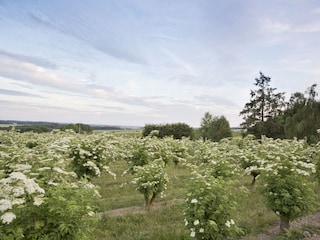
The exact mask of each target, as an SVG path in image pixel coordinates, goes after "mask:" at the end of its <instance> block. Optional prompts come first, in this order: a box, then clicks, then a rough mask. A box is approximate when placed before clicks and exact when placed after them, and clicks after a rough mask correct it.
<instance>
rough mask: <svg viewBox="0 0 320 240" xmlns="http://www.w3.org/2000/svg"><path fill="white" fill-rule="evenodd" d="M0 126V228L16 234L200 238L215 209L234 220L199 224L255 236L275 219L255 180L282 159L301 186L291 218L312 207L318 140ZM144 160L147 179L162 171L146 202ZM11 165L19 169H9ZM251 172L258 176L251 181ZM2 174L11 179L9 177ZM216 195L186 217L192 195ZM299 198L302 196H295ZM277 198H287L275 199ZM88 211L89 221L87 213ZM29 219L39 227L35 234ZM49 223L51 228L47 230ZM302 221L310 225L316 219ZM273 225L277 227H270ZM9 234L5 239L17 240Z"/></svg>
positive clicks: (277, 170)
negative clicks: (215, 205) (210, 138)
mask: <svg viewBox="0 0 320 240" xmlns="http://www.w3.org/2000/svg"><path fill="white" fill-rule="evenodd" d="M0 134H1V135H0V136H1V141H2V144H1V145H0V154H1V155H0V156H1V165H0V166H1V172H0V173H1V179H2V180H1V185H0V186H1V190H2V193H1V199H2V200H1V199H0V210H1V212H2V214H3V215H2V217H1V220H2V222H3V224H2V225H1V228H0V236H4V235H6V236H9V234H11V236H15V235H14V234H17V232H19V231H23V229H28V231H25V232H24V233H23V234H24V235H26V234H29V236H38V235H39V236H48V239H54V238H53V237H52V238H50V236H58V235H59V234H60V235H59V236H70V235H71V234H73V237H70V239H99V238H100V239H141V240H142V239H192V237H195V238H199V239H201V233H203V231H207V229H209V228H208V226H209V225H205V224H206V223H205V222H206V221H208V222H209V223H210V221H213V220H215V221H216V222H217V224H219V223H218V222H219V219H218V218H225V219H230V218H231V219H232V222H233V221H235V226H236V227H237V228H235V227H234V228H233V226H231V227H230V226H229V225H230V222H229V220H227V221H226V220H222V225H218V226H219V230H217V231H216V230H210V229H209V230H210V231H212V232H214V231H216V234H217V235H216V236H223V234H229V235H230V239H240V238H242V239H247V240H249V239H256V236H257V234H259V233H262V232H265V231H267V230H268V229H269V228H270V227H272V226H277V225H279V213H277V212H276V211H275V210H273V209H272V208H270V206H268V204H267V202H268V195H264V190H263V189H264V188H266V183H267V182H268V181H270V179H271V180H272V178H274V177H277V176H279V175H281V171H282V169H284V168H287V166H290V168H291V170H290V171H291V173H290V174H289V175H294V176H296V177H295V178H294V179H296V180H294V181H298V182H293V183H292V184H298V186H297V187H295V188H294V191H295V192H296V191H298V190H299V185H303V186H304V189H305V190H308V191H306V192H303V191H304V190H303V189H302V190H299V191H302V193H303V194H305V196H299V199H300V200H299V202H298V203H297V206H298V207H299V206H300V205H301V209H303V210H301V214H297V217H299V216H303V215H306V214H310V213H312V212H316V211H317V210H319V209H320V207H319V205H318V204H317V203H319V202H320V194H319V193H320V189H319V184H318V181H317V174H316V171H315V169H316V167H317V161H318V160H317V156H318V152H319V148H318V147H319V146H314V147H312V146H308V145H306V144H305V143H304V142H303V141H291V140H290V141H289V140H281V141H277V140H272V139H263V142H262V143H261V142H257V141H256V140H253V139H250V138H248V139H241V138H240V136H237V137H234V138H232V139H226V140H223V141H221V142H219V143H211V142H202V141H191V140H188V139H182V140H174V139H171V138H166V139H158V138H155V137H153V138H146V139H143V138H141V135H140V133H139V132H137V131H134V132H97V133H95V134H92V135H79V134H75V133H72V132H70V133H68V132H67V133H64V132H59V131H56V132H55V133H47V134H33V133H25V134H21V133H15V132H1V133H0ZM284 149H285V151H284ZM284 152H288V153H284ZM142 159H144V160H145V161H146V162H144V164H141V160H142ZM160 160H161V161H160ZM88 162H90V164H88ZM153 163H154V164H155V163H156V164H155V165H152V164H153ZM150 164H151V165H150ZM157 164H158V165H157ZM159 164H160V165H159ZM288 164H289V165H288ZM137 166H140V167H137ZM146 166H154V167H159V169H160V170H159V172H161V174H163V176H166V178H163V179H162V178H159V179H157V180H155V179H149V180H148V182H147V183H148V184H149V183H150V182H155V181H159V182H160V181H164V179H165V182H164V183H163V184H162V185H161V186H163V188H162V189H161V191H159V192H158V194H157V195H156V198H155V200H154V202H153V204H152V206H146V200H145V196H146V195H145V196H144V194H143V191H144V190H145V189H144V188H141V184H142V185H143V184H146V183H140V185H139V181H138V180H139V179H141V178H142V177H143V176H144V175H140V177H139V178H137V176H138V175H139V173H140V172H139V171H141V173H143V174H147V172H148V171H149V170H150V169H151V170H152V168H150V169H147V170H146ZM284 166H285V167H284ZM270 169H271V170H270ZM104 170H106V171H104ZM19 171H20V172H21V173H23V176H24V177H20V178H17V177H15V178H14V177H12V176H13V173H17V172H19ZM143 171H145V172H143ZM257 171H259V175H258V176H259V177H257V178H256V181H255V184H254V185H253V184H252V180H253V176H254V173H255V172H257ZM264 172H266V174H264ZM75 173H76V174H77V177H76V175H75ZM272 174H275V175H272ZM151 175H152V174H151ZM115 176H116V177H115ZM153 176H154V175H153ZM283 176H284V177H287V176H286V175H283ZM75 177H76V178H75ZM149 177H150V176H149ZM271 177H272V178H271ZM151 178H152V177H151ZM9 179H14V182H13V180H12V182H10V181H11V180H10V181H9ZM161 179H162V180H161ZM199 179H200V180H199ZM20 180H23V181H22V182H24V184H26V182H27V181H31V180H32V181H33V182H34V184H37V185H35V186H36V187H34V189H38V191H37V190H33V191H32V192H28V191H27V187H25V190H24V191H25V193H24V194H22V193H21V195H19V196H18V195H17V193H16V192H17V190H16V189H17V186H19V187H21V184H22V183H21V181H20ZM201 181H204V182H205V184H207V186H209V185H210V184H213V185H212V186H211V185H210V188H209V187H208V189H211V187H212V189H215V190H212V191H211V190H208V189H204V190H203V187H201ZM210 181H211V182H210ZM290 181H292V179H291V180H290ZM8 182H9V183H10V184H11V185H12V186H11V185H10V184H9V185H10V187H12V188H10V189H9V185H8ZM159 182H157V184H158V185H156V186H157V187H158V188H160V187H159V186H160V185H159ZM48 183H50V184H48ZM209 183H210V184H209ZM288 183H290V184H291V182H288ZM70 184H71V185H70ZM148 184H147V185H148ZM214 184H215V185H214ZM69 186H72V187H69ZM87 186H89V187H87ZM143 186H145V185H143ZM154 186H155V185H154ZM154 186H153V187H154ZM204 186H205V185H204ZM139 187H140V188H139ZM74 188H76V189H77V192H74V190H73V189H74ZM137 188H139V189H140V191H137ZM8 189H9V190H8ZM14 189H15V190H14ZM40 189H42V190H40ZM141 189H142V190H141ZM93 190H94V192H97V191H98V192H99V195H100V197H94V195H95V194H94V193H93V192H92V191H93ZM280 190H281V189H280ZM268 191H269V190H268ZM274 191H276V190H274ZM281 191H283V189H282V190H281ZM44 192H45V193H44ZM160 192H161V193H160ZM162 192H163V194H162ZM75 193H76V194H75ZM307 194H308V195H307ZM293 195H294V194H292V196H293ZM17 196H18V197H17ZM220 196H221V197H222V198H223V199H225V203H224V202H221V203H220V204H222V207H223V208H224V209H225V211H224V212H223V213H221V214H220V215H219V214H218V215H212V214H211V213H206V210H203V209H197V210H196V211H200V210H201V211H204V213H203V214H201V215H199V216H200V217H202V218H201V219H199V217H198V219H199V220H200V221H199V220H198V219H196V218H195V219H193V218H192V216H194V215H197V214H198V212H192V213H190V206H192V204H193V203H192V201H193V200H196V199H198V200H199V201H203V204H204V203H205V199H206V200H208V201H209V200H210V201H211V202H212V201H213V198H214V199H215V201H217V200H219V197H220ZM304 197H306V198H305V201H306V202H303V201H301V199H302V198H304ZM17 199H19V202H21V203H14V202H18V201H17ZM22 199H23V201H22ZM50 199H53V200H54V201H53V200H52V201H51V200H50ZM201 199H203V200H201ZM7 200H8V201H9V200H10V201H12V204H11V205H7V207H6V206H5V205H4V203H5V201H7ZM198 200H197V201H198ZM1 201H2V202H1ZM8 201H7V202H8ZM292 201H297V200H295V199H292ZM7 202H6V203H7ZM229 203H230V204H229ZM7 204H8V203H7ZM224 204H225V205H224ZM228 204H229V205H230V206H231V205H233V204H234V207H230V208H229V206H228ZM299 204H300V205H299ZM211 205H212V204H211ZM306 206H308V207H306ZM284 207H288V206H283V205H281V208H284ZM45 211H48V212H50V213H51V215H50V214H49V215H48V216H47V218H46V216H44V215H43V213H44V212H45ZM188 211H189V212H188ZM192 211H193V210H192ZM277 211H278V210H277ZM292 211H295V210H292ZM299 211H300V210H299ZM64 212H66V213H68V212H69V213H70V214H71V213H72V214H71V215H72V216H71V215H70V214H69V215H68V216H67V215H64ZM6 213H8V214H9V213H12V214H14V216H15V218H13V219H11V221H10V222H8V223H6V224H5V223H4V221H5V220H4V217H3V216H4V215H5V214H6ZM92 213H95V214H92ZM22 214H23V215H22ZM207 214H209V215H210V214H211V215H210V218H209V219H206V218H205V217H204V216H206V215H207ZM280 214H281V213H280ZM73 215H74V216H73ZM217 216H218V217H217ZM20 217H21V220H20ZM23 217H24V218H28V217H30V219H34V221H33V224H31V223H30V222H29V223H28V224H27V223H26V221H24V220H23ZM91 217H92V222H90V221H91V220H90V221H89V219H91ZM214 217H217V219H214ZM186 219H188V220H189V223H190V221H192V222H194V227H191V228H190V227H188V226H189V225H188V226H186ZM190 219H191V220H190ZM290 221H291V220H290ZM199 222H200V223H199ZM25 224H27V226H26V225H25ZM198 225H199V227H200V226H201V228H198ZM225 225H226V226H227V227H226V226H225ZM39 226H42V227H41V228H42V231H43V233H41V234H42V235H41V234H40V233H39ZM50 226H51V227H50ZM52 226H56V227H57V229H60V232H59V233H56V232H55V233H52ZM66 226H68V227H66ZM80 226H81V227H80ZM37 229H38V230H37ZM194 229H198V230H194ZM202 229H203V230H202ZM239 229H241V231H240V230H239ZM310 229H313V231H314V232H317V231H319V227H313V228H312V227H310ZM36 230H37V231H38V232H37V231H36ZM209 230H208V231H209ZM279 230H280V228H279V227H278V228H277V232H279ZM195 231H199V233H200V235H199V236H200V237H199V236H198V235H196V236H193V232H195ZM228 231H229V232H228ZM232 231H234V232H232ZM13 232H16V233H13ZM199 233H198V232H197V233H196V234H199ZM1 234H2V235H1ZM32 234H33V235H32ZM37 234H38V235H37ZM63 234H65V235H63ZM219 234H220V235H219ZM17 236H18V235H17ZM17 236H16V237H15V238H11V239H19V238H18V237H17ZM20 236H21V235H20ZM225 236H227V235H225ZM38 238H39V239H40V237H35V238H34V239H38ZM4 239H5V238H4ZM8 239H10V238H8ZM21 239H24V238H21ZM62 239H63V237H62ZM65 239H67V238H65ZM207 239H209V238H207ZM216 239H224V238H223V237H217V238H216ZM287 239H289V238H287ZM299 239H303V238H299Z"/></svg>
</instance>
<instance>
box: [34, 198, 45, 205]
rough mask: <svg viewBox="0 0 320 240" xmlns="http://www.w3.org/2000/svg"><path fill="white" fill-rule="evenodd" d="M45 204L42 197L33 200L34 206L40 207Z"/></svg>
mask: <svg viewBox="0 0 320 240" xmlns="http://www.w3.org/2000/svg"><path fill="white" fill-rule="evenodd" d="M43 202H44V200H43V198H42V197H34V198H33V205H35V206H40V205H41V204H42V203H43Z"/></svg>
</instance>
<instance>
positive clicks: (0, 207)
mask: <svg viewBox="0 0 320 240" xmlns="http://www.w3.org/2000/svg"><path fill="white" fill-rule="evenodd" d="M11 208H12V203H11V201H10V200H9V199H1V200H0V212H4V211H6V210H8V209H11Z"/></svg>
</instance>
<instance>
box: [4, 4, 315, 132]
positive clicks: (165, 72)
mask: <svg viewBox="0 0 320 240" xmlns="http://www.w3.org/2000/svg"><path fill="white" fill-rule="evenodd" d="M319 43H320V1H318V0H308V1H306V0H269V1H258V0H214V1H213V0H157V1H156V0H47V1H42V0H38V1H36V0H0V119H1V120H28V121H50V122H61V123H78V122H80V123H85V124H103V125H122V126H144V125H145V124H166V123H177V122H183V123H187V124H188V125H190V126H192V127H198V126H200V123H201V119H202V118H203V117H204V114H205V113H206V112H209V113H211V114H212V115H213V116H222V115H223V116H225V117H226V118H227V120H228V121H229V123H230V126H231V127H238V126H239V125H240V123H241V122H243V119H242V117H241V116H239V113H240V111H241V110H242V109H243V107H244V105H245V103H247V102H249V101H250V90H251V89H252V90H254V89H256V88H255V86H254V82H255V78H257V77H259V72H260V71H261V72H262V73H264V74H265V75H266V76H269V77H271V86H272V87H275V88H277V91H279V92H286V97H287V100H288V99H289V97H290V95H291V94H292V93H294V92H297V91H299V92H304V91H305V90H306V89H307V88H308V87H309V86H311V85H312V84H314V83H318V84H319V83H320V66H319V64H320V44H319ZM318 88H319V87H318ZM318 90H319V89H318Z"/></svg>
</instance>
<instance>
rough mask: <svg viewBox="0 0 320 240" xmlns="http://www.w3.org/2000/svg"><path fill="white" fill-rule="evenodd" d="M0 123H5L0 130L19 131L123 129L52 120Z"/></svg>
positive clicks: (87, 131) (5, 121) (7, 121)
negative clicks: (54, 121)
mask: <svg viewBox="0 0 320 240" xmlns="http://www.w3.org/2000/svg"><path fill="white" fill-rule="evenodd" d="M0 124H3V125H6V126H2V127H0V130H12V129H13V128H14V129H15V130H16V131H19V132H21V133H23V132H35V133H43V132H50V131H52V130H54V129H60V130H62V131H65V130H66V129H72V130H74V131H75V132H77V133H78V132H80V133H92V132H93V130H123V128H121V127H117V126H108V125H87V124H83V123H76V124H73V123H69V124H62V123H53V122H39V121H37V122H32V121H13V120H0Z"/></svg>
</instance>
